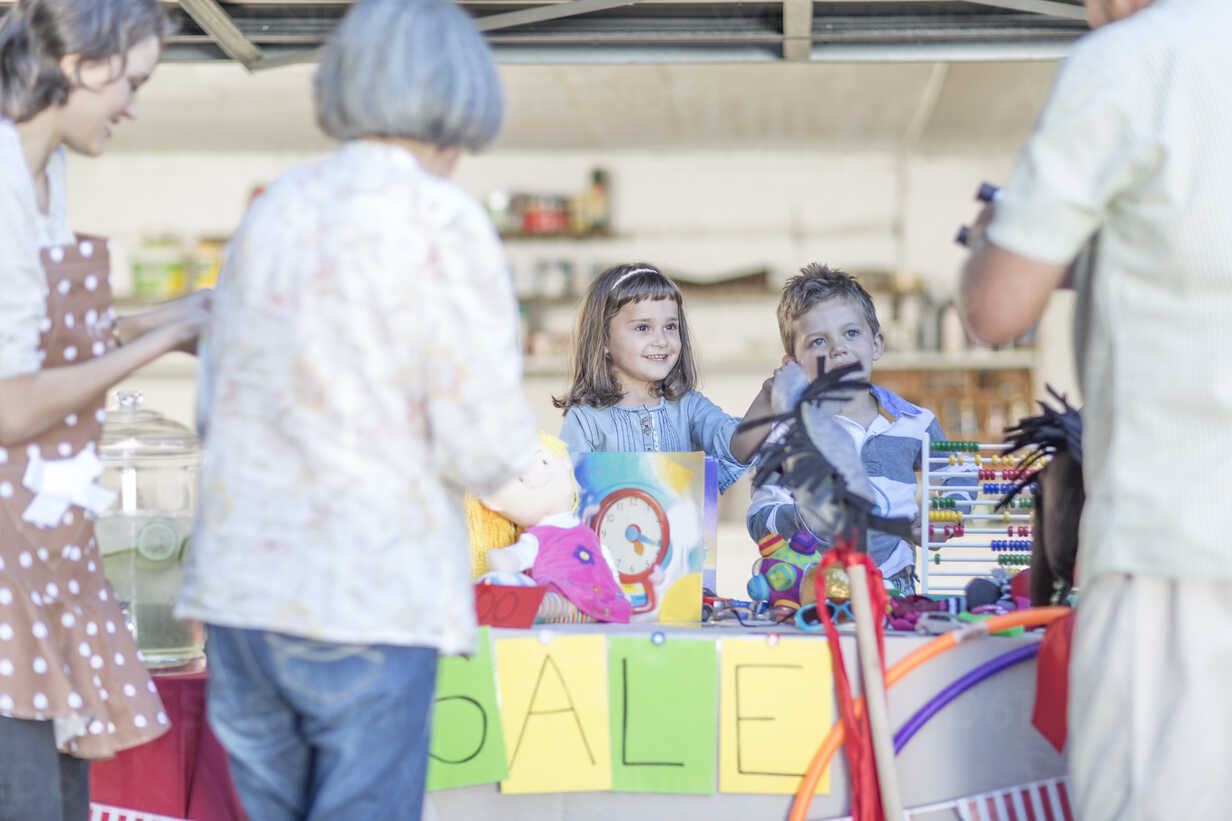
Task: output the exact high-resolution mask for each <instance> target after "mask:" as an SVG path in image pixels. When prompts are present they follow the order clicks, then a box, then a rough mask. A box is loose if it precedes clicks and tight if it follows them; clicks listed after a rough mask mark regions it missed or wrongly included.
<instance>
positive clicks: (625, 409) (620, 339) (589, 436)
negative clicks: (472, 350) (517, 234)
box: [553, 262, 755, 491]
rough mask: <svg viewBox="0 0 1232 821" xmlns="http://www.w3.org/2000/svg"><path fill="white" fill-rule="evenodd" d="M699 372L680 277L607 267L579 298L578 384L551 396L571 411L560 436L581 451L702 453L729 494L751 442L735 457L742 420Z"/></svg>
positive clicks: (639, 267) (639, 266) (643, 267)
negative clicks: (715, 398)
mask: <svg viewBox="0 0 1232 821" xmlns="http://www.w3.org/2000/svg"><path fill="white" fill-rule="evenodd" d="M696 374H697V371H696V368H695V366H694V364H693V348H692V345H691V343H690V341H689V330H688V325H687V324H686V323H685V318H684V305H683V303H682V300H681V297H680V290H679V289H678V288H677V287H676V285H675V283H673V282H672V281H671V280H670V279H668V278H667V277H666V276H664V275H663V272H661V271H660V270H659V269H658V268H656V267H655V266H653V265H650V264H648V263H644V262H638V263H633V264H630V265H617V266H616V267H615V268H609V269H608V270H606V271H604V272H603V273H602V274H600V275H599V276H598V277H597V278H596V279H595V281H594V282H592V283H591V285H590V290H589V291H587V293H586V299H585V301H584V302H583V303H582V310H581V314H580V316H579V317H578V328H577V349H576V350H575V351H574V357H573V383H572V385H571V386H570V388H569V392H568V393H567V394H566V395H565V396H563V397H558V398H554V399H553V404H555V405H556V407H558V408H563V409H564V411H565V421H564V424H563V425H562V426H561V429H560V438H561V439H563V440H564V441H565V443H566V444H567V445H568V446H569V450H571V451H572V452H574V453H585V452H588V451H596V450H611V451H695V450H701V451H705V452H706V454H707V455H709V456H713V457H715V459H717V460H718V463H719V490H720V491H724V490H726V489H727V488H728V487H729V486H730V485H731V484H732V482H734V481H736V480H737V479H738V478H740V474H741V473H743V472H744V470H745V468H746V467H748V465H747V464H746V463H745V462H744V460H743V459H742V458H740V457H744V459H747V456H748V453H751V452H752V448H751V447H741V445H742V444H743V443H742V442H740V441H739V440H738V441H737V443H736V448H735V450H736V453H733V443H732V437H733V434H735V430H736V426H737V425H738V424H739V423H740V420H739V419H738V418H736V417H734V416H730V415H728V414H727V413H724V412H723V410H722V409H721V408H719V406H718V405H715V404H714V403H713V402H711V401H710V400H709V399H707V398H706V397H705V396H702V394H701V393H700V392H698V391H696V390H694V389H693V385H694V383H695V382H696V380H697V376H696ZM754 444H755V443H754Z"/></svg>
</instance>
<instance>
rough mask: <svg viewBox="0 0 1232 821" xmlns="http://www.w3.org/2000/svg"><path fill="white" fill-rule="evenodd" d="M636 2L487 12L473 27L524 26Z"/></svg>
mask: <svg viewBox="0 0 1232 821" xmlns="http://www.w3.org/2000/svg"><path fill="white" fill-rule="evenodd" d="M636 2H638V0H571V2H568V3H555V4H550V5H544V6H535V7H534V8H529V9H521V10H519V11H503V12H501V13H499V14H489V15H487V16H486V17H480V18H478V19H476V20H475V28H477V29H479V30H480V31H495V30H496V29H503V28H509V27H511V26H524V25H527V24H528V23H542V22H543V21H544V20H558V19H560V18H561V17H575V16H577V15H579V14H589V13H591V12H592V11H602V10H603V9H611V8H616V7H617V6H631V5H633V4H634V3H636Z"/></svg>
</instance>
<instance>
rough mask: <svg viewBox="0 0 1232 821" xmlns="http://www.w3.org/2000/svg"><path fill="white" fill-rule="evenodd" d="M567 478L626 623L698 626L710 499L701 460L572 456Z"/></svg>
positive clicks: (711, 520)
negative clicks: (614, 578)
mask: <svg viewBox="0 0 1232 821" xmlns="http://www.w3.org/2000/svg"><path fill="white" fill-rule="evenodd" d="M710 472H711V473H713V470H712V471H710ZM574 474H575V475H576V476H577V480H578V485H579V486H580V488H581V499H580V506H579V510H580V511H581V516H582V521H584V522H587V523H588V524H589V525H590V526H591V528H593V529H594V531H595V533H597V534H598V536H599V541H600V542H602V543H603V546H604V547H606V548H607V549H608V551H609V552H610V554H611V556H612V558H613V560H614V561H615V563H616V567H615V568H614V570H615V571H616V573H617V575H618V577H619V579H620V583H621V586H622V587H623V588H624V591H625V595H627V596H628V597H629V601H630V602H631V603H632V604H633V617H632V621H634V622H697V621H699V620H700V618H701V600H702V565H703V564H705V561H706V549H707V546H708V545H712V544H714V534H713V533H712V532H708V530H709V531H713V529H714V527H715V525H716V521H715V518H716V517H715V516H714V513H713V511H714V510H715V507H716V505H717V494H718V488H717V485H716V483H715V482H714V481H711V482H707V481H706V479H707V476H706V474H707V469H706V461H705V454H703V453H700V452H699V453H610V452H609V453H584V454H577V455H575V456H574ZM708 486H709V487H708ZM708 490H709V492H708ZM711 495H713V496H715V497H716V498H715V499H708V496H711Z"/></svg>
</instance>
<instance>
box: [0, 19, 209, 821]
mask: <svg viewBox="0 0 1232 821" xmlns="http://www.w3.org/2000/svg"><path fill="white" fill-rule="evenodd" d="M166 25H167V24H166V20H165V18H164V17H163V14H162V12H161V10H160V9H159V6H158V3H157V0H20V2H18V3H17V4H16V5H15V6H14V7H13V8H12V9H11V10H10V11H9V12H8V13H7V14H6V15H5V16H4V18H3V20H2V21H0V821H7V820H8V819H23V821H25V820H26V819H39V820H40V821H43V820H44V819H49V820H51V821H58V820H59V819H85V818H87V817H88V815H89V780H88V765H87V762H88V760H89V759H92V758H105V757H109V756H111V755H113V754H114V753H115V752H117V751H118V750H122V749H125V748H127V747H132V746H135V745H138V744H141V743H144V742H146V741H148V740H150V739H152V738H155V737H156V736H158V735H160V734H161V733H163V732H165V731H166V730H167V729H168V722H167V716H166V715H165V714H164V712H163V710H162V705H161V703H160V702H159V700H158V696H157V694H156V692H155V689H154V685H153V682H152V681H151V680H150V678H149V675H148V674H147V673H146V671H145V668H144V667H143V665H142V663H141V659H140V657H139V656H138V654H137V649H136V646H135V644H134V642H133V639H132V636H131V635H130V634H129V632H128V629H127V628H126V626H125V621H124V617H123V615H122V614H121V612H120V609H119V607H118V605H117V602H116V601H115V599H114V596H113V592H112V590H111V587H110V585H109V584H108V583H107V581H106V580H105V579H104V577H103V572H102V560H101V558H100V555H99V551H98V545H97V544H96V542H95V540H94V520H95V517H96V516H97V515H98V514H99V513H100V512H101V511H103V510H104V509H106V507H107V506H108V505H109V504H110V502H111V501H112V499H111V496H112V494H111V493H110V492H109V491H107V490H105V489H103V488H102V487H101V486H100V485H99V484H98V482H97V478H98V475H99V473H100V472H101V465H100V463H99V460H98V456H97V453H96V449H95V445H96V442H97V439H98V435H99V430H100V428H101V425H102V422H103V419H104V411H103V399H104V396H105V394H106V391H107V389H108V388H109V387H111V386H112V385H114V384H115V383H116V382H118V381H120V380H121V379H123V378H124V377H126V376H127V375H128V374H130V373H132V372H133V371H134V370H136V369H137V368H139V367H141V366H143V365H145V364H146V363H148V362H150V361H151V360H153V359H155V358H157V357H158V356H160V355H162V354H164V353H166V352H168V351H172V350H177V349H191V347H192V346H193V345H194V344H195V340H196V336H197V333H198V329H199V328H200V326H201V323H202V321H203V320H204V318H205V315H206V311H207V309H208V299H209V296H208V294H198V295H194V296H192V297H188V298H185V299H183V300H179V301H177V302H175V303H170V304H168V305H166V306H163V307H162V308H159V309H157V310H154V311H151V312H148V313H146V314H142V315H139V316H134V317H124V318H120V319H117V318H116V314H115V310H114V308H113V307H112V304H111V291H110V286H109V283H108V256H109V255H108V243H107V241H106V240H105V239H103V238H101V237H91V236H84V235H74V234H73V233H72V231H71V230H70V229H69V228H68V221H67V219H66V208H65V178H64V167H65V159H64V150H63V147H64V146H67V147H68V148H71V149H73V150H74V151H76V152H78V153H81V154H85V155H88V156H97V155H99V154H101V153H102V151H103V147H104V144H105V141H106V140H107V138H108V137H109V136H110V126H112V125H114V124H116V123H118V122H120V121H121V120H122V119H126V118H132V117H133V116H134V115H135V108H134V97H135V95H136V92H137V90H138V88H140V86H141V85H142V84H143V83H144V82H145V81H146V80H147V79H148V78H149V76H150V74H151V73H152V72H153V70H154V67H155V65H156V64H157V62H158V59H159V57H160V56H161V52H162V38H163V36H164V34H165V32H166Z"/></svg>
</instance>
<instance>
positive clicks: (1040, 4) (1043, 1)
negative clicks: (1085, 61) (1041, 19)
mask: <svg viewBox="0 0 1232 821" xmlns="http://www.w3.org/2000/svg"><path fill="white" fill-rule="evenodd" d="M967 2H968V3H975V4H976V5H979V6H994V7H996V8H999V9H1013V10H1014V11H1033V12H1035V13H1036V14H1046V15H1048V16H1049V17H1065V18H1067V19H1069V20H1085V19H1087V13H1086V11H1085V10H1084V9H1083V7H1082V6H1074V5H1070V4H1069V3H1058V2H1056V0H967Z"/></svg>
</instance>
